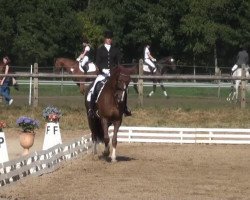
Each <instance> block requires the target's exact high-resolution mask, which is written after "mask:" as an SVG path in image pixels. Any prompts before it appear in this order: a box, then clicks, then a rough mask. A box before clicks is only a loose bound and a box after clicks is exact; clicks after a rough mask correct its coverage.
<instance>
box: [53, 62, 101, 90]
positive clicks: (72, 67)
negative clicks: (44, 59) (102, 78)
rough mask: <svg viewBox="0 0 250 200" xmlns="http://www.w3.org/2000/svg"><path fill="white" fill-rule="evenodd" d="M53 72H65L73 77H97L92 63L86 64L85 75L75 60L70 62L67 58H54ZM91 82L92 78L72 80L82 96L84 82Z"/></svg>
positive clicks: (96, 71)
mask: <svg viewBox="0 0 250 200" xmlns="http://www.w3.org/2000/svg"><path fill="white" fill-rule="evenodd" d="M54 66H55V72H60V71H62V70H65V71H66V72H68V73H69V74H73V75H84V74H87V75H97V73H98V70H97V68H96V66H95V65H94V63H92V62H90V63H88V68H89V69H88V71H87V73H86V72H85V71H83V70H82V69H81V68H80V67H79V62H78V61H76V60H72V59H69V58H56V60H55V64H54ZM90 80H93V78H92V79H91V78H84V77H78V78H73V81H74V82H76V84H77V85H78V86H79V87H80V92H81V93H82V94H84V93H85V82H87V81H90Z"/></svg>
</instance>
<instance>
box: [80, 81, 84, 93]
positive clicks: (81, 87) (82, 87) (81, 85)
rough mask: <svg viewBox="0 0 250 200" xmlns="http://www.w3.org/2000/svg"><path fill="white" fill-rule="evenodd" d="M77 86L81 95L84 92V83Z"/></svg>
mask: <svg viewBox="0 0 250 200" xmlns="http://www.w3.org/2000/svg"><path fill="white" fill-rule="evenodd" d="M79 87H80V93H81V94H82V95H84V93H85V85H84V84H83V83H80V85H79Z"/></svg>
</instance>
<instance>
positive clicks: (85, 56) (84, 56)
mask: <svg viewBox="0 0 250 200" xmlns="http://www.w3.org/2000/svg"><path fill="white" fill-rule="evenodd" d="M82 45H83V51H82V53H81V54H80V56H79V57H78V58H77V59H76V60H77V61H78V62H79V63H80V65H81V67H82V68H83V69H84V66H85V65H86V64H87V63H88V62H89V53H90V44H89V43H88V41H87V40H86V39H85V40H84V41H83V43H82ZM84 71H85V72H87V71H86V70H84Z"/></svg>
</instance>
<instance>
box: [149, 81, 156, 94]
mask: <svg viewBox="0 0 250 200" xmlns="http://www.w3.org/2000/svg"><path fill="white" fill-rule="evenodd" d="M156 84H157V81H156V80H153V90H152V91H151V92H150V93H149V94H148V97H151V96H152V95H153V94H154V93H155V91H156Z"/></svg>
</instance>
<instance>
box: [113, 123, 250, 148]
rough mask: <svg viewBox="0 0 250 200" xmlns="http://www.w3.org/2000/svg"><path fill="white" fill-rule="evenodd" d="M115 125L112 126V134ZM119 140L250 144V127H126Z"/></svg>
mask: <svg viewBox="0 0 250 200" xmlns="http://www.w3.org/2000/svg"><path fill="white" fill-rule="evenodd" d="M112 130H113V127H110V133H111V135H112ZM118 141H119V142H150V143H178V144H195V143H200V144H250V129H224V128H160V127H126V126H121V127H120V129H119V132H118Z"/></svg>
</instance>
